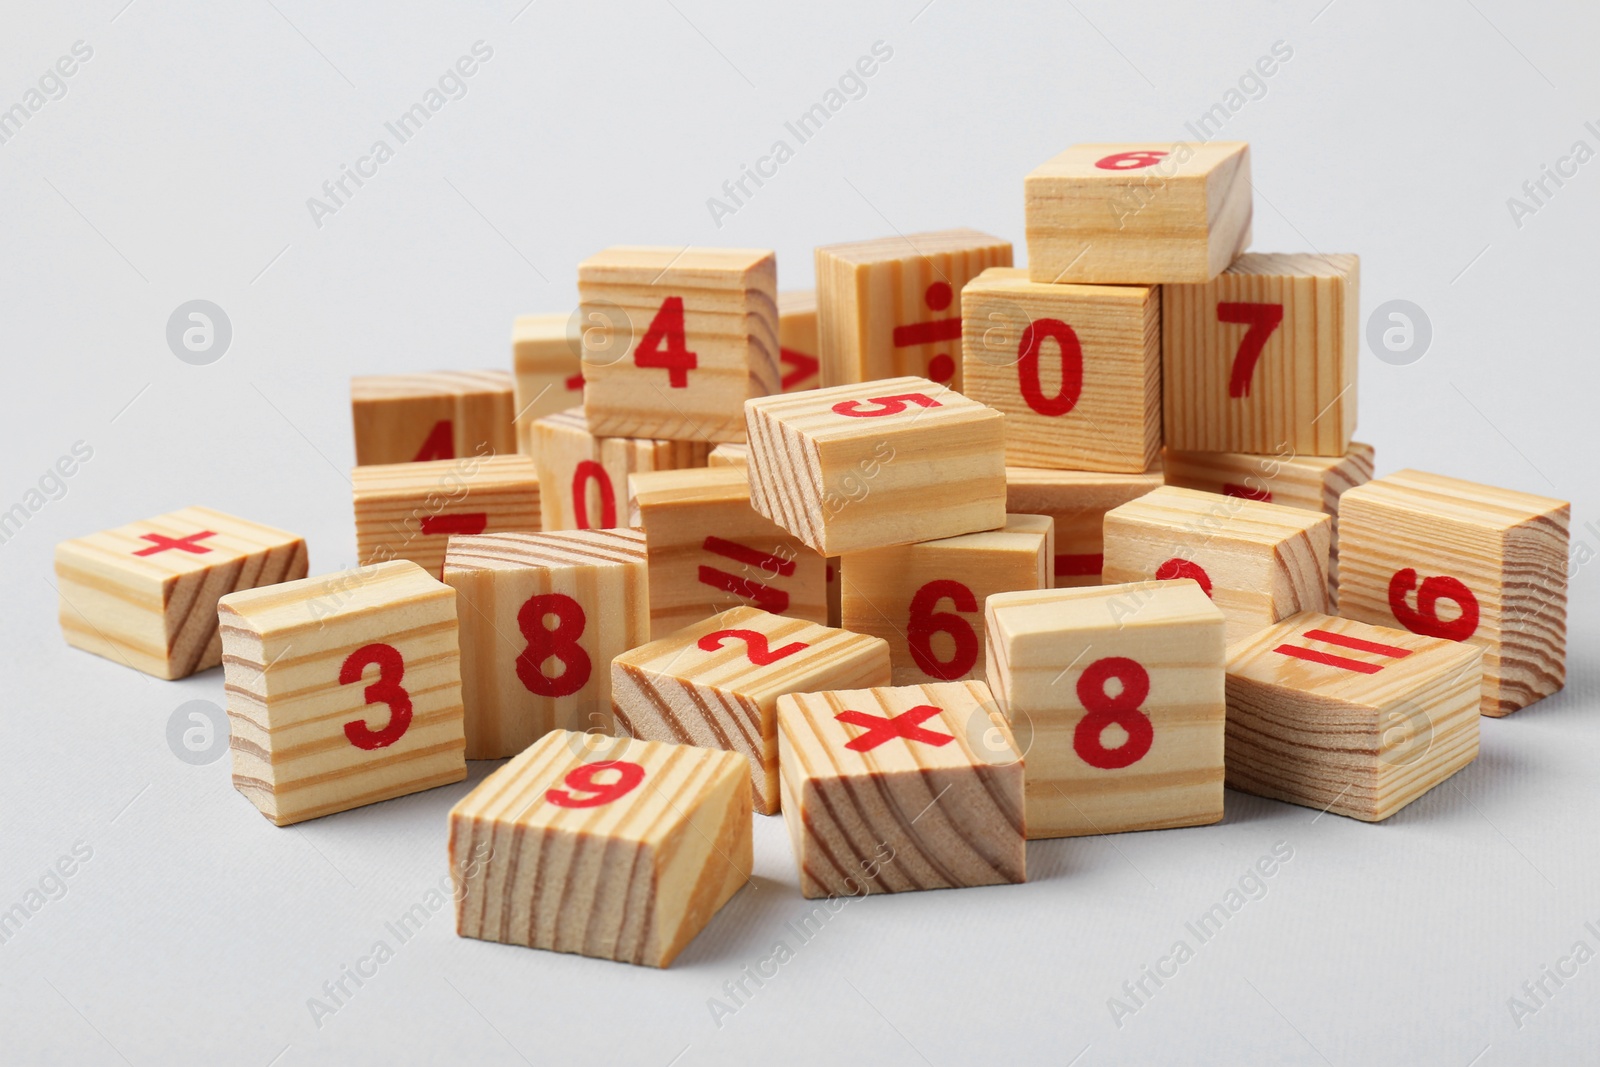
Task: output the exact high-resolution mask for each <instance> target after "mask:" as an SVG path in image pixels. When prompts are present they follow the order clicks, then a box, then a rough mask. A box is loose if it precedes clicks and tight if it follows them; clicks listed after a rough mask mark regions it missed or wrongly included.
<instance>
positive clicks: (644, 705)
mask: <svg viewBox="0 0 1600 1067" xmlns="http://www.w3.org/2000/svg"><path fill="white" fill-rule="evenodd" d="M611 670H612V683H611V691H612V700H613V701H614V703H615V708H616V718H617V725H618V726H619V727H620V728H621V730H622V732H623V733H625V734H627V735H629V736H631V737H640V738H645V739H647V740H651V741H668V742H675V743H678V744H684V745H698V746H700V747H701V748H719V749H724V750H726V751H728V752H736V753H738V754H739V755H741V756H743V757H744V758H745V759H746V760H747V761H748V762H749V764H750V782H751V785H752V787H753V788H754V798H755V810H757V811H759V812H761V814H763V815H772V814H774V813H775V812H776V811H777V810H778V805H779V798H778V713H777V705H778V697H780V696H782V695H783V694H785V693H809V692H818V691H822V690H828V689H855V688H862V687H867V686H878V685H888V684H889V646H888V645H887V644H885V643H884V642H883V641H882V640H880V639H878V638H876V637H866V636H863V635H861V634H855V633H850V632H848V631H846V630H838V629H833V628H831V627H827V626H819V625H818V624H816V623H814V622H806V621H805V620H803V619H790V618H785V617H784V616H781V615H773V614H771V613H769V612H765V611H760V610H758V609H756V608H733V609H731V610H729V611H724V612H722V613H720V614H718V615H715V616H713V617H711V618H709V619H705V620H703V621H701V622H697V623H695V624H694V625H692V626H687V627H685V628H684V629H682V630H679V631H678V632H677V633H675V634H672V635H671V636H668V637H665V638H662V639H661V640H660V641H652V642H651V643H650V644H648V645H644V646H642V647H640V648H635V649H633V650H631V651H629V652H626V653H624V654H622V655H619V656H617V657H616V658H615V659H614V660H613V661H612V667H611Z"/></svg>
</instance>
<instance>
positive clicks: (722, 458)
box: [706, 442, 750, 467]
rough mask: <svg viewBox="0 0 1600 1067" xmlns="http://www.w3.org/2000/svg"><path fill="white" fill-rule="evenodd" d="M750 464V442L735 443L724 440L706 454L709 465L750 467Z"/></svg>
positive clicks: (707, 464)
mask: <svg viewBox="0 0 1600 1067" xmlns="http://www.w3.org/2000/svg"><path fill="white" fill-rule="evenodd" d="M749 465H750V446H749V445H748V444H733V443H731V442H724V443H723V444H720V445H718V446H717V447H716V448H713V449H712V450H711V451H710V452H709V453H707V455H706V466H708V467H748V466H749Z"/></svg>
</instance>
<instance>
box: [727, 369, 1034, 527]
mask: <svg viewBox="0 0 1600 1067" xmlns="http://www.w3.org/2000/svg"><path fill="white" fill-rule="evenodd" d="M746 418H747V422H748V424H749V431H750V499H751V503H752V505H753V506H754V507H755V509H756V510H757V511H759V512H761V514H763V515H766V516H768V517H769V518H771V519H772V520H773V521H774V522H776V523H777V524H778V525H779V526H782V527H783V528H784V529H786V530H788V531H789V532H790V533H792V534H794V535H795V536H796V537H798V538H800V540H802V541H804V542H805V543H806V544H808V545H810V546H811V547H812V548H814V549H816V550H817V551H818V552H821V553H822V554H823V555H827V556H837V555H842V554H843V553H846V552H855V551H859V550H861V549H867V548H884V547H887V546H889V545H907V544H911V543H912V542H914V541H926V540H929V539H931V538H939V537H954V536H955V535H957V534H964V533H975V532H976V531H978V530H994V529H998V528H999V527H1001V526H1003V525H1004V524H1005V495H1006V493H1005V455H1004V451H1005V431H1004V429H1003V423H1004V416H1003V415H1001V414H1000V413H999V412H998V411H995V410H994V409H993V408H990V407H987V406H985V405H983V404H979V403H977V402H975V401H972V400H968V399H967V398H966V397H964V396H962V395H961V394H960V393H957V392H953V391H951V390H949V389H946V388H944V387H943V386H940V385H936V384H935V383H933V382H930V381H928V380H927V379H925V378H892V379H889V380H888V381H882V382H876V381H875V382H863V383H860V384H857V385H841V386H836V387H834V388H832V389H813V390H810V391H809V392H805V393H799V394H797V395H794V396H776V397H764V398H763V399H760V400H754V401H751V402H750V403H749V404H748V405H746Z"/></svg>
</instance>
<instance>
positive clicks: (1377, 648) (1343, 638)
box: [1272, 630, 1411, 674]
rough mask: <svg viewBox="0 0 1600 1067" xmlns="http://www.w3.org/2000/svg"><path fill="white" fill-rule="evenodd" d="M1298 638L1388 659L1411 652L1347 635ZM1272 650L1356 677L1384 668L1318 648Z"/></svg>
mask: <svg viewBox="0 0 1600 1067" xmlns="http://www.w3.org/2000/svg"><path fill="white" fill-rule="evenodd" d="M1300 636H1301V637H1304V638H1307V639H1309V640H1312V641H1321V642H1322V643H1324V644H1328V645H1334V646H1336V647H1338V648H1348V649H1350V650H1351V651H1354V652H1368V653H1371V654H1372V655H1374V656H1387V657H1388V658H1389V659H1402V658H1404V657H1406V656H1409V655H1411V649H1409V648H1398V647H1396V646H1395V645H1385V644H1382V643H1380V642H1378V641H1368V640H1365V639H1364V638H1360V637H1351V636H1350V635H1349V634H1336V633H1334V632H1332V631H1331V630H1307V631H1306V632H1305V633H1303V634H1301V635H1300ZM1272 651H1274V652H1277V653H1279V654H1281V655H1284V656H1293V657H1294V658H1295V659H1303V660H1305V661H1306V662H1307V663H1321V664H1323V665H1324V666H1327V667H1338V668H1339V669H1340V670H1345V671H1355V672H1356V673H1358V674H1377V673H1378V672H1379V671H1381V670H1383V668H1384V666H1385V665H1384V664H1382V663H1368V662H1367V661H1366V660H1359V659H1351V658H1350V657H1349V656H1340V655H1336V654H1335V653H1332V652H1323V651H1322V650H1321V649H1316V648H1305V647H1303V646H1301V645H1279V646H1278V647H1277V648H1275V649H1273V650H1272Z"/></svg>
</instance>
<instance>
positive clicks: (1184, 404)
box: [1161, 252, 1360, 456]
mask: <svg viewBox="0 0 1600 1067" xmlns="http://www.w3.org/2000/svg"><path fill="white" fill-rule="evenodd" d="M1359 277H1360V261H1359V259H1358V258H1357V257H1356V256H1352V255H1320V254H1312V253H1305V254H1302V255H1269V254H1266V253H1260V252H1248V253H1246V254H1245V255H1242V256H1240V257H1239V258H1238V259H1237V260H1235V261H1234V262H1233V264H1232V265H1231V266H1229V267H1228V269H1227V270H1225V271H1223V272H1222V274H1221V275H1220V276H1218V277H1217V278H1215V279H1213V280H1212V281H1209V282H1205V283H1203V284H1199V285H1168V286H1165V287H1163V289H1162V297H1161V299H1162V352H1163V380H1164V382H1165V386H1164V388H1165V390H1166V403H1165V411H1166V443H1167V447H1168V448H1172V449H1176V450H1179V451H1186V452H1191V451H1192V452H1249V453H1254V454H1282V453H1284V452H1292V453H1295V454H1297V455H1302V456H1343V455H1344V454H1345V453H1346V452H1347V451H1348V450H1349V448H1350V435H1351V434H1353V433H1354V432H1355V428H1356V361H1357V356H1358V354H1359V351H1360V333H1359V325H1358V322H1357V317H1358V312H1359V304H1358V299H1357V287H1358V283H1359Z"/></svg>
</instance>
